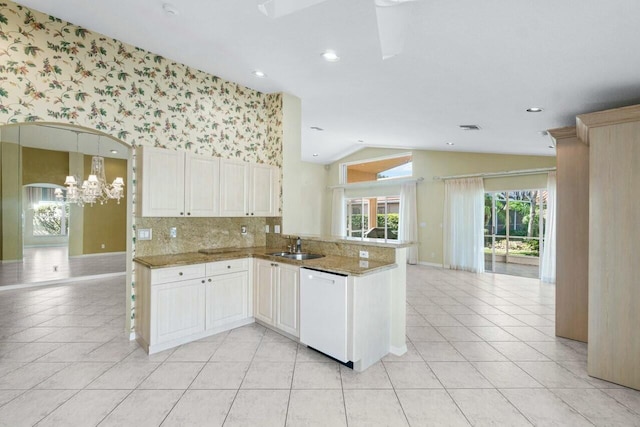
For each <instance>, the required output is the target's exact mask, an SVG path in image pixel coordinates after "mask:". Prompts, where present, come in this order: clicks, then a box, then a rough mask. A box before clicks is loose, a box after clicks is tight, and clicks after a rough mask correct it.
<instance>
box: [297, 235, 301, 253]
mask: <svg viewBox="0 0 640 427" xmlns="http://www.w3.org/2000/svg"><path fill="white" fill-rule="evenodd" d="M301 252H302V240H301V239H300V237H298V238H297V239H296V253H298V254H299V253H301Z"/></svg>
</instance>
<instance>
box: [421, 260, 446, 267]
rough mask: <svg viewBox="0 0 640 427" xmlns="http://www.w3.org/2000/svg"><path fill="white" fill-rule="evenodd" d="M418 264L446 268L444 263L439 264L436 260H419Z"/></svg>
mask: <svg viewBox="0 0 640 427" xmlns="http://www.w3.org/2000/svg"><path fill="white" fill-rule="evenodd" d="M418 265H425V266H427V267H436V268H444V265H442V264H438V263H436V262H426V261H418Z"/></svg>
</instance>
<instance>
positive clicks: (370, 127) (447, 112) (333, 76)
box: [19, 0, 640, 163]
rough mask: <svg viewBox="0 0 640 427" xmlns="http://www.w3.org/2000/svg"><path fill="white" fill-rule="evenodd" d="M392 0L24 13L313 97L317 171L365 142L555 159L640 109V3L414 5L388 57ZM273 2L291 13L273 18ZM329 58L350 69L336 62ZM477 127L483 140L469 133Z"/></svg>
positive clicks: (306, 107)
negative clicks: (555, 135) (603, 119)
mask: <svg viewBox="0 0 640 427" xmlns="http://www.w3.org/2000/svg"><path fill="white" fill-rule="evenodd" d="M296 1H300V2H302V3H304V6H305V7H302V8H299V7H296V6H295V3H296ZM385 1H386V2H387V3H393V2H395V1H397V0H324V1H322V0H270V1H265V0H167V1H166V3H170V4H169V5H168V6H165V7H163V5H164V3H163V1H162V0H109V1H102V2H93V1H86V0H56V1H55V2H52V1H48V0H20V1H19V3H20V4H23V5H25V6H29V7H32V8H34V9H37V10H40V11H42V12H45V13H49V14H51V15H54V16H56V17H58V18H62V19H65V20H67V21H70V22H72V23H75V24H78V25H81V26H84V27H86V28H88V29H90V30H93V31H97V32H100V33H103V34H105V35H107V36H110V37H113V38H117V39H119V40H122V41H124V42H127V43H130V44H133V45H136V46H138V47H141V48H144V49H147V50H150V51H152V52H155V53H158V54H161V55H163V56H165V57H168V58H171V59H173V60H176V61H179V62H183V63H185V64H187V65H190V66H192V67H195V68H198V69H201V70H204V71H207V72H210V73H212V74H215V75H218V76H220V77H223V78H225V79H228V80H231V81H235V82H238V83H240V84H243V85H246V86H248V87H251V88H254V89H257V90H260V91H264V92H276V91H284V92H288V93H291V94H293V95H295V96H298V97H300V98H301V99H302V106H303V116H302V117H303V130H302V137H303V143H302V145H303V146H302V153H303V159H304V160H308V161H315V162H321V163H327V162H330V161H333V160H336V159H338V158H340V157H342V156H344V155H346V154H348V153H351V152H353V151H356V150H358V149H360V148H362V147H364V146H381V147H392V148H393V147H398V148H419V149H433V150H450V151H473V152H491V153H515V154H537V155H554V154H555V151H554V150H553V148H549V145H550V140H549V137H548V136H546V135H543V134H542V133H543V131H544V130H546V129H549V128H556V127H561V126H569V125H573V124H575V116H576V114H580V113H585V112H590V111H597V110H601V109H605V108H610V107H617V106H623V105H629V104H633V103H638V102H639V101H640V79H639V78H638V70H639V69H640V55H639V54H638V52H639V46H638V44H639V42H640V37H639V36H638V34H639V32H638V16H640V1H638V0H607V1H603V0H563V1H557V0H538V1H535V2H534V1H525V0H489V1H478V0H455V1H451V0H415V1H412V2H410V5H409V7H410V13H408V14H406V17H405V18H403V21H401V25H400V26H399V27H400V28H399V29H400V30H401V33H400V36H399V37H400V39H401V40H400V41H404V46H403V48H402V49H401V52H400V53H399V54H398V55H395V56H392V57H390V58H387V59H383V52H382V50H381V37H385V36H384V35H383V32H382V31H381V28H380V27H379V15H378V12H377V10H378V9H379V7H380V2H382V3H385ZM280 2H281V3H280ZM264 3H273V4H270V5H269V4H268V5H267V6H270V7H273V6H274V4H275V6H278V7H280V6H282V7H289V8H290V9H291V10H287V11H286V12H287V13H275V14H274V13H271V15H270V16H268V15H269V14H268V13H267V14H265V13H264V12H265V10H264V8H263V10H262V11H261V10H259V8H258V6H259V5H260V4H264ZM292 4H293V5H294V6H292ZM376 4H377V5H378V7H376ZM283 5H284V6H283ZM405 6H407V5H401V6H400V7H405ZM391 7H393V5H392V6H391ZM281 10H282V9H281ZM397 29H398V28H396V30H397ZM327 49H331V50H334V51H335V52H336V53H337V54H338V55H339V57H340V60H339V61H337V62H327V61H325V60H324V59H323V58H322V57H321V54H322V53H323V52H324V51H325V50H327ZM256 70H260V71H262V72H264V73H265V74H266V77H263V78H259V77H257V76H255V75H254V74H253V72H254V71H256ZM530 107H541V108H542V109H543V111H542V112H538V113H530V112H527V111H526V110H527V109H528V108H530ZM469 124H474V125H478V126H479V127H480V130H476V131H470V130H462V129H461V128H460V127H459V126H460V125H469ZM312 127H317V128H321V129H323V130H314V129H311V128H312ZM447 143H449V145H447ZM451 144H452V145H451ZM314 154H317V156H314Z"/></svg>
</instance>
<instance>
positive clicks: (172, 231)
mask: <svg viewBox="0 0 640 427" xmlns="http://www.w3.org/2000/svg"><path fill="white" fill-rule="evenodd" d="M169 237H171V238H172V239H174V238H176V237H178V229H177V228H176V227H171V228H170V229H169Z"/></svg>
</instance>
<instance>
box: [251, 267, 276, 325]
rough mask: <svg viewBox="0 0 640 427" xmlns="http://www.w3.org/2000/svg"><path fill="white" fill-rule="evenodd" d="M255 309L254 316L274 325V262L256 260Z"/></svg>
mask: <svg viewBox="0 0 640 427" xmlns="http://www.w3.org/2000/svg"><path fill="white" fill-rule="evenodd" d="M254 265H255V270H254V276H253V277H254V283H255V292H254V295H255V309H254V316H255V318H256V319H258V320H262V321H263V322H265V323H268V324H270V325H273V324H274V323H275V311H274V310H275V307H274V306H275V304H274V303H275V300H274V294H275V274H274V272H275V269H274V267H273V263H271V262H269V261H264V260H259V259H257V260H255V264H254Z"/></svg>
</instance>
